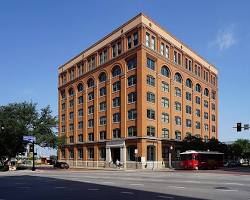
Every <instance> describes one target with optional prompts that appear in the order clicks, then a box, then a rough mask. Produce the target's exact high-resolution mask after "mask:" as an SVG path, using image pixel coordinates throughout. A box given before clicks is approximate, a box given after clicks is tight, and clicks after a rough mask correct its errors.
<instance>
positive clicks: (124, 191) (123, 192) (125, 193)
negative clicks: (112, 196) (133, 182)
mask: <svg viewBox="0 0 250 200" xmlns="http://www.w3.org/2000/svg"><path fill="white" fill-rule="evenodd" d="M121 193H122V194H131V195H133V194H134V193H133V192H126V191H124V192H121Z"/></svg>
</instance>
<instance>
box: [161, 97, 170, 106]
mask: <svg viewBox="0 0 250 200" xmlns="http://www.w3.org/2000/svg"><path fill="white" fill-rule="evenodd" d="M161 105H162V107H163V108H168V107H169V99H168V98H166V97H162V99H161Z"/></svg>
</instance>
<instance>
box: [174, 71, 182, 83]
mask: <svg viewBox="0 0 250 200" xmlns="http://www.w3.org/2000/svg"><path fill="white" fill-rule="evenodd" d="M174 80H175V81H176V82H178V83H182V77H181V75H180V73H176V74H175V75H174Z"/></svg>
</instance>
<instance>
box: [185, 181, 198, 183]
mask: <svg viewBox="0 0 250 200" xmlns="http://www.w3.org/2000/svg"><path fill="white" fill-rule="evenodd" d="M181 182H184V183H201V182H200V181H181Z"/></svg>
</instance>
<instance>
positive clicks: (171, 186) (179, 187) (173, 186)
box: [168, 185, 185, 189]
mask: <svg viewBox="0 0 250 200" xmlns="http://www.w3.org/2000/svg"><path fill="white" fill-rule="evenodd" d="M168 187H169V188H176V189H184V188H185V187H182V186H175V185H169V186H168Z"/></svg>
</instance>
